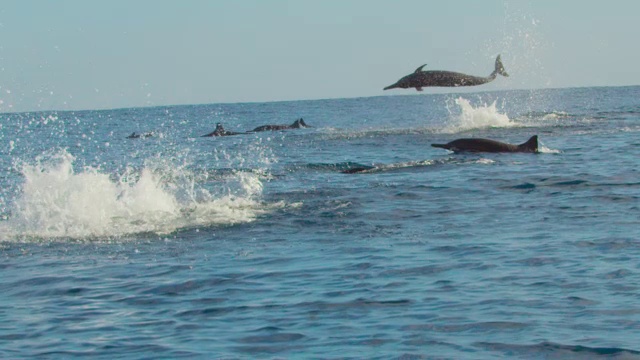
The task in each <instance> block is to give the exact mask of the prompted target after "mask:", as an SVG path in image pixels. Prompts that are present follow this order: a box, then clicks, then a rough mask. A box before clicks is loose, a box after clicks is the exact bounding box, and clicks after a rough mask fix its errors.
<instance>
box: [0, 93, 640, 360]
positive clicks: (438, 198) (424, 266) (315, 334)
mask: <svg viewBox="0 0 640 360" xmlns="http://www.w3.org/2000/svg"><path fill="white" fill-rule="evenodd" d="M638 99H640V87H601V88H576V89H555V90H553V89H552V90H530V91H529V90H527V91H506V92H489V93H482V92H480V93H474V94H464V95H459V94H441V95H433V94H432V95H418V96H415V95H414V96H386V97H371V98H355V99H332V100H315V101H292V102H272V103H246V104H204V105H185V106H163V107H147V108H132V109H115V110H87V111H57V112H55V111H51V112H34V113H9V114H0V140H2V141H0V183H1V184H0V185H1V186H0V270H1V272H2V277H1V278H0V294H1V295H0V357H2V358H11V359H27V358H29V359H31V358H39V359H58V358H84V357H90V358H105V359H106V358H108V359H112V358H124V359H129V358H130V359H160V358H167V359H169V358H170V359H174V358H188V359H194V358H200V359H213V358H222V359H255V358H259V359H271V358H316V359H320V358H322V359H363V358H366V359H393V358H396V359H431V358H450V359H460V358H470V359H495V358H509V359H511V358H556V359H571V358H575V359H582V358H599V357H602V358H620V359H622V358H625V359H631V358H640V346H639V345H638V344H639V342H638V341H639V339H640V261H639V260H638V259H639V258H640V227H639V223H640V180H639V175H640V174H639V172H638V165H639V163H640V161H639V160H638V159H640V140H639V138H638V136H639V135H640V102H639V101H638ZM300 117H302V118H304V120H305V122H306V123H307V124H309V125H311V126H313V127H312V128H307V129H296V130H285V131H276V132H261V133H248V134H243V135H237V136H229V137H202V135H204V134H207V133H209V132H211V131H212V130H213V129H214V127H215V125H216V123H218V122H219V123H222V124H223V125H224V126H225V128H226V129H227V130H230V131H237V132H244V131H247V130H251V129H253V128H255V127H257V126H260V125H265V124H288V123H292V122H293V121H294V120H295V119H297V118H300ZM132 132H137V133H147V132H151V133H153V136H151V137H147V138H139V139H128V138H127V136H128V135H129V134H131V133H132ZM534 134H537V135H538V136H539V139H540V153H538V154H454V153H451V152H448V151H446V150H443V149H437V148H433V147H431V146H430V144H431V143H446V142H448V141H451V140H454V139H456V138H462V137H484V138H491V139H495V140H500V141H504V142H509V143H523V142H525V141H526V140H527V139H528V138H529V137H530V136H532V135H534ZM355 168H363V169H366V171H362V172H358V173H345V172H349V170H350V169H355Z"/></svg>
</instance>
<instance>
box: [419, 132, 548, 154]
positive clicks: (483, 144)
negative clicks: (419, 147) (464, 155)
mask: <svg viewBox="0 0 640 360" xmlns="http://www.w3.org/2000/svg"><path fill="white" fill-rule="evenodd" d="M431 146H433V147H437V148H443V149H447V150H451V151H453V152H492V153H498V152H523V153H537V152H538V135H533V136H532V137H531V138H529V140H527V142H525V143H523V144H520V145H513V144H507V143H503V142H500V141H495V140H490V139H480V138H470V139H458V140H453V141H451V142H449V143H447V144H431Z"/></svg>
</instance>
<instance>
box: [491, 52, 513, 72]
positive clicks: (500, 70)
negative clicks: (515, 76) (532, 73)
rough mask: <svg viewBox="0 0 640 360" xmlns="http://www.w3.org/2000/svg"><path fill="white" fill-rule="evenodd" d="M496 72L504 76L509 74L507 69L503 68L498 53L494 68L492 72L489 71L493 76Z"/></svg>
mask: <svg viewBox="0 0 640 360" xmlns="http://www.w3.org/2000/svg"><path fill="white" fill-rule="evenodd" d="M496 74H500V75H502V76H505V77H506V76H509V74H508V73H507V71H506V70H505V69H504V65H502V61H501V60H500V55H498V57H497V58H496V69H495V70H493V73H491V75H492V76H493V77H495V76H496Z"/></svg>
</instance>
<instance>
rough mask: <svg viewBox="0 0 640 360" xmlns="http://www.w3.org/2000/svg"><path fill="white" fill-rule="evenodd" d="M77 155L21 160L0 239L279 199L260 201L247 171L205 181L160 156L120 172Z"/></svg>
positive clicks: (128, 230) (184, 221) (243, 209)
mask: <svg viewBox="0 0 640 360" xmlns="http://www.w3.org/2000/svg"><path fill="white" fill-rule="evenodd" d="M74 160H75V158H74V156H72V155H71V154H69V153H68V152H67V151H66V150H62V151H59V152H57V153H54V154H51V155H46V156H41V157H38V158H37V159H36V161H35V164H22V166H21V172H22V175H23V177H24V182H23V183H22V186H21V189H20V192H19V194H18V195H17V198H16V200H15V202H14V203H13V207H12V208H11V211H10V213H9V215H7V216H6V220H5V221H2V222H0V232H1V233H3V235H4V236H3V238H2V239H0V240H2V241H11V240H13V241H16V240H20V239H22V240H28V239H42V238H45V239H50V238H71V239H87V238H103V237H120V236H125V235H129V234H137V233H152V234H168V233H171V232H174V231H176V230H178V229H181V228H190V227H196V226H211V225H231V224H237V223H245V222H250V221H253V220H255V219H256V217H258V216H259V215H261V214H264V213H265V212H268V211H270V210H272V209H273V208H274V207H279V206H281V205H282V204H265V203H262V202H261V201H260V197H261V195H262V182H261V181H260V174H255V173H252V172H243V171H238V172H234V173H233V174H228V176H226V177H225V179H224V180H221V179H219V178H217V179H214V180H213V181H212V182H210V183H206V182H202V178H203V177H202V176H196V175H194V174H193V173H191V172H190V171H189V170H187V169H186V166H176V165H174V164H172V163H171V162H168V161H165V160H163V159H161V158H159V157H158V158H151V159H148V160H147V161H145V165H144V167H143V168H142V169H141V170H135V169H131V168H127V169H126V171H124V173H123V174H120V175H117V176H113V175H112V176H110V175H108V174H105V173H103V172H102V171H101V170H100V169H99V168H94V167H91V166H87V167H84V168H83V169H82V170H81V171H78V172H76V171H74ZM204 178H205V179H206V178H207V176H204Z"/></svg>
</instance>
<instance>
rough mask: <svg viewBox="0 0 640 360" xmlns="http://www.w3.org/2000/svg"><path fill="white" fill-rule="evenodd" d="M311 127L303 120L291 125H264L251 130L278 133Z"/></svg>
mask: <svg viewBox="0 0 640 360" xmlns="http://www.w3.org/2000/svg"><path fill="white" fill-rule="evenodd" d="M308 127H311V126H309V125H307V123H305V122H304V120H303V119H302V118H300V119H298V120H296V121H294V122H293V124H291V125H262V126H258V127H257V128H255V129H253V130H251V131H254V132H257V131H277V130H286V129H300V128H308Z"/></svg>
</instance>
